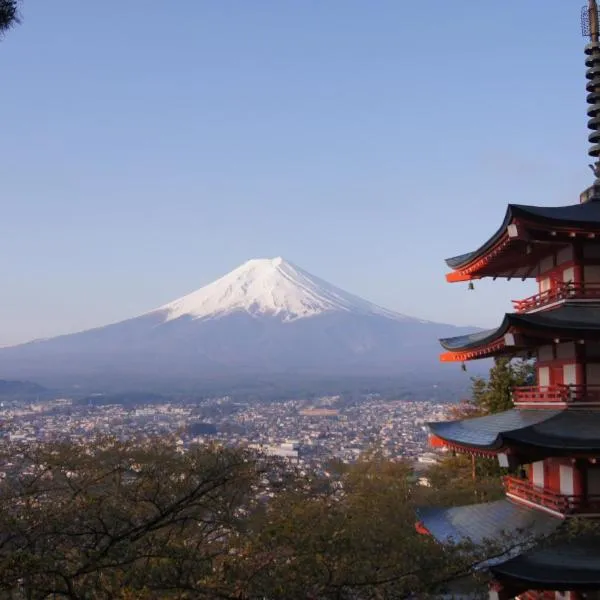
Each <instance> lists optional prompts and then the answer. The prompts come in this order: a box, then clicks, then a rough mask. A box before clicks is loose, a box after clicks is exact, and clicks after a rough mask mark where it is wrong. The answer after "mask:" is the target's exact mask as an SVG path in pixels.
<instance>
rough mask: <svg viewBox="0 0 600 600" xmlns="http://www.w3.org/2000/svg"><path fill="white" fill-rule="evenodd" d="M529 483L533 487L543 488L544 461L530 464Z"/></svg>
mask: <svg viewBox="0 0 600 600" xmlns="http://www.w3.org/2000/svg"><path fill="white" fill-rule="evenodd" d="M531 481H532V482H533V485H537V486H538V487H544V461H543V460H540V461H538V462H534V463H532V464H531Z"/></svg>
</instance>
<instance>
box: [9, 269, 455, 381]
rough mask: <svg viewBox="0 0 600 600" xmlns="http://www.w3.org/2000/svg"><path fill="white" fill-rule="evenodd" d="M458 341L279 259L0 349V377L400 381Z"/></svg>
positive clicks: (448, 329)
mask: <svg viewBox="0 0 600 600" xmlns="http://www.w3.org/2000/svg"><path fill="white" fill-rule="evenodd" d="M462 333H464V330H463V329H460V328H456V327H453V326H450V325H441V324H437V323H431V322H427V321H421V320H418V319H414V318H411V317H407V316H405V315H400V314H398V313H394V312H392V311H389V310H386V309H384V308H381V307H379V306H376V305H375V304H372V303H370V302H367V301H366V300H363V299H361V298H359V297H357V296H354V295H352V294H349V293H347V292H345V291H343V290H340V289H339V288H336V287H335V286H333V285H331V284H329V283H327V282H325V281H323V280H321V279H319V278H317V277H314V276H313V275H311V274H309V273H307V272H306V271H303V270H302V269H300V268H299V267H296V266H295V265H292V264H291V263H288V262H286V261H284V260H283V259H281V258H276V259H262V260H251V261H248V262H247V263H245V264H244V265H242V266H241V267H239V268H237V269H235V270H234V271H232V272H231V273H229V274H228V275H225V276H224V277H222V278H221V279H218V280H217V281H215V282H214V283H211V284H209V285H207V286H205V287H203V288H201V289H199V290H198V291H196V292H193V293H191V294H189V295H187V296H184V297H183V298H180V299H179V300H176V301H174V302H171V303H169V304H166V305H164V306H162V307H160V308H158V309H156V310H153V311H150V312H148V313H146V314H144V315H141V316H139V317H135V318H133V319H129V320H126V321H123V322H120V323H115V324H112V325H108V326H106V327H100V328H97V329H92V330H88V331H84V332H80V333H76V334H71V335H65V336H59V337H56V338H51V339H48V340H41V341H35V342H31V343H28V344H22V345H20V346H15V347H12V348H4V349H0V376H5V377H28V378H35V379H36V380H37V381H40V382H42V383H50V384H54V385H56V384H58V383H60V384H61V385H65V384H74V383H81V382H85V381H89V380H94V381H103V380H109V379H114V378H119V379H120V380H124V381H125V380H130V381H132V382H133V381H136V382H139V381H145V382H149V381H155V380H160V379H170V380H189V381H192V380H204V379H207V378H212V379H214V378H221V379H227V378H238V379H239V378H240V377H242V378H243V377H247V378H253V377H254V378H255V377H263V376H265V375H269V374H293V375H295V376H297V375H303V376H306V377H310V376H317V375H335V376H347V375H353V376H356V375H369V376H391V375H393V376H401V375H402V374H406V373H417V372H423V370H424V369H429V370H436V371H437V370H438V369H439V365H438V362H437V356H438V354H439V351H440V349H439V345H438V343H437V339H438V338H439V337H447V336H451V335H460V334H462ZM446 371H447V369H446Z"/></svg>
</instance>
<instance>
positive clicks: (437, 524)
mask: <svg viewBox="0 0 600 600" xmlns="http://www.w3.org/2000/svg"><path fill="white" fill-rule="evenodd" d="M418 517H419V519H420V521H419V522H418V523H417V530H418V531H419V532H420V533H422V534H427V535H431V536H432V537H434V538H435V539H436V540H437V541H438V542H440V543H442V544H457V543H463V542H469V543H472V544H474V545H476V546H478V547H480V548H485V549H486V552H483V553H482V554H481V556H480V559H481V560H480V562H478V563H477V564H475V565H474V566H473V570H474V571H475V572H477V571H487V572H488V573H489V574H490V576H491V577H492V578H493V579H492V581H491V584H490V594H489V596H490V599H491V600H508V599H509V598H515V597H519V598H531V599H533V598H546V596H545V595H544V592H538V591H536V590H555V591H559V592H570V600H575V598H579V597H584V594H585V592H586V591H590V590H598V589H600V535H599V534H598V533H590V534H587V535H579V536H576V537H574V536H572V534H571V533H570V532H569V529H568V527H567V526H566V524H565V521H564V520H563V519H561V518H557V517H555V516H551V515H548V514H546V513H544V512H541V511H538V510H536V509H534V508H531V507H526V506H522V505H520V504H518V503H516V502H513V501H511V500H508V499H507V500H498V501H495V502H486V503H484V504H472V505H468V506H457V507H452V508H425V509H419V510H418ZM486 554H487V555H486Z"/></svg>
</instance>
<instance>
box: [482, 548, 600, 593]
mask: <svg viewBox="0 0 600 600" xmlns="http://www.w3.org/2000/svg"><path fill="white" fill-rule="evenodd" d="M490 570H491V572H492V574H493V576H494V577H495V578H496V579H497V580H498V581H500V582H502V583H509V584H516V585H519V586H523V588H527V589H551V590H557V591H564V590H596V589H599V588H600V538H599V537H598V536H585V537H583V538H576V539H573V540H565V541H562V542H559V543H556V544H553V545H549V546H547V547H546V548H539V549H538V548H535V549H532V550H529V551H527V552H524V553H523V554H521V555H519V556H516V557H514V558H510V559H509V560H507V561H505V562H503V563H501V564H498V565H494V566H492V567H491V568H490Z"/></svg>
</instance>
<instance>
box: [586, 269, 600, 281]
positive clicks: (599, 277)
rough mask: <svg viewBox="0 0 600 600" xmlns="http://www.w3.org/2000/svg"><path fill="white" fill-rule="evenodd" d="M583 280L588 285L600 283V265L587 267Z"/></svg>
mask: <svg viewBox="0 0 600 600" xmlns="http://www.w3.org/2000/svg"><path fill="white" fill-rule="evenodd" d="M583 280H584V281H585V282H586V283H600V265H585V266H584V267H583Z"/></svg>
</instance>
